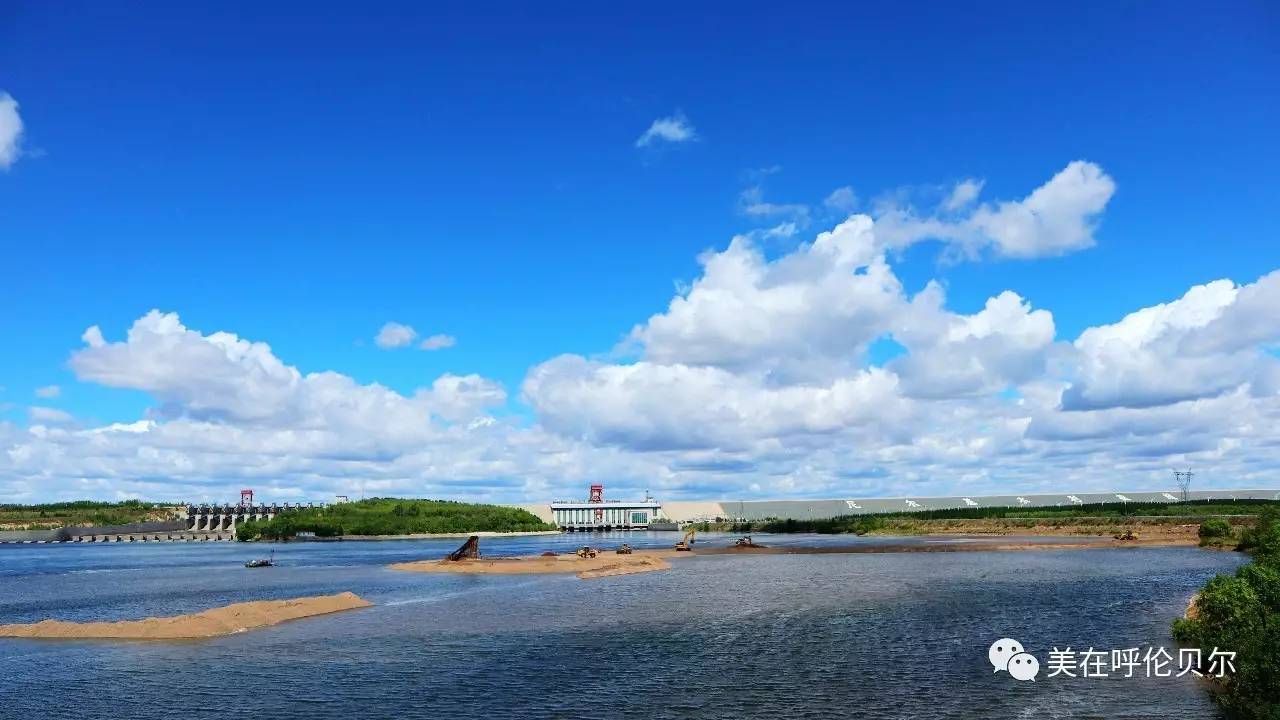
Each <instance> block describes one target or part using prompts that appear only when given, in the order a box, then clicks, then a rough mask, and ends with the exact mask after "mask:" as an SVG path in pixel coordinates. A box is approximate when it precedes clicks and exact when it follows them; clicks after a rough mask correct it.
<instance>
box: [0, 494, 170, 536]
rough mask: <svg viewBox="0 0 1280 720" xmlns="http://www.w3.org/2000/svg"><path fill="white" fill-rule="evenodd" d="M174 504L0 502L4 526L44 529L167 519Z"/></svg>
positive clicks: (10, 528)
mask: <svg viewBox="0 0 1280 720" xmlns="http://www.w3.org/2000/svg"><path fill="white" fill-rule="evenodd" d="M172 507H174V504H173V503H154V502H143V501H141V500H125V501H123V502H94V501H92V500H77V501H74V502H61V503H46V504H43V505H4V504H0V528H2V529H5V530H43V529H50V528H60V527H87V526H103V525H128V524H130V523H138V522H149V521H153V520H167V519H168V518H169V515H170V508H172Z"/></svg>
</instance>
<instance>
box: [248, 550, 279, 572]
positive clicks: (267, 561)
mask: <svg viewBox="0 0 1280 720" xmlns="http://www.w3.org/2000/svg"><path fill="white" fill-rule="evenodd" d="M275 564H276V551H275V550H272V551H271V557H269V558H258V559H257V560H250V561H249V562H247V563H245V564H244V566H245V567H247V568H260V567H272V566H273V565H275Z"/></svg>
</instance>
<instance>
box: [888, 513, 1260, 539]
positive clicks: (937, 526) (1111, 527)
mask: <svg viewBox="0 0 1280 720" xmlns="http://www.w3.org/2000/svg"><path fill="white" fill-rule="evenodd" d="M1233 520H1234V522H1233V524H1249V523H1250V521H1251V520H1252V518H1245V517H1241V518H1235V519H1233ZM912 524H913V526H914V528H915V529H916V531H917V533H918V534H923V535H956V534H959V535H977V536H990V535H1032V536H1039V537H1079V536H1091V537H1115V536H1117V535H1120V536H1127V535H1129V534H1132V535H1133V536H1134V538H1135V540H1129V541H1127V542H1128V543H1130V544H1152V543H1157V544H1162V545H1168V544H1174V545H1184V544H1185V545H1197V544H1199V542H1200V536H1199V531H1200V520H1199V519H1196V518H1164V517H1143V518H1110V517H1094V518H1089V517H1084V518H975V519H955V520H913V521H912ZM869 534H873V535H874V534H896V533H893V532H892V531H885V532H884V533H881V532H880V531H874V532H872V533H869Z"/></svg>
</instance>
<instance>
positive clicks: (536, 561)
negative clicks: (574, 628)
mask: <svg viewBox="0 0 1280 720" xmlns="http://www.w3.org/2000/svg"><path fill="white" fill-rule="evenodd" d="M688 554H689V553H678V552H676V551H675V550H636V551H635V552H633V553H632V554H630V555H619V554H617V553H615V552H613V550H602V551H601V552H600V554H599V555H596V556H595V557H593V558H583V557H578V556H577V555H531V556H527V557H513V558H488V559H486V558H479V559H470V558H468V559H463V560H454V561H450V560H418V561H416V562H404V563H393V564H391V565H388V567H390V568H391V569H392V570H406V571H409V572H425V573H459V574H462V575H549V574H552V573H576V574H577V575H578V577H580V578H582V579H583V580H589V579H591V578H599V577H611V576H613V575H631V574H633V573H642V572H653V571H654V570H666V569H668V568H670V567H671V564H670V563H668V562H667V559H668V558H671V557H674V556H677V555H688Z"/></svg>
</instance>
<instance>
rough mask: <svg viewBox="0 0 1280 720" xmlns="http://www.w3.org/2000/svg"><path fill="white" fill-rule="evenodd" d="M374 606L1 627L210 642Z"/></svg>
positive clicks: (261, 605) (325, 605)
mask: <svg viewBox="0 0 1280 720" xmlns="http://www.w3.org/2000/svg"><path fill="white" fill-rule="evenodd" d="M371 604H372V603H370V602H369V601H367V600H365V599H364V598H361V597H360V596H358V595H356V594H355V593H350V592H344V593H338V594H337V595H318V596H315V597H303V598H293V599H292V600H257V601H254V602H243V603H235V604H233V605H227V606H225V607H220V608H213V609H212V610H205V611H203V612H198V613H192V614H190V615H176V616H173V617H160V618H154V617H153V618H147V619H145V620H121V621H118V622H68V621H63V620H42V621H41V622H38V623H29V624H21V625H0V637H24V638H86V639H87V638H110V639H114V640H184V639H192V638H210V637H217V636H219V635H230V634H232V633H238V632H244V631H245V630H253V629H256V628H262V627H267V626H270V625H276V624H278V623H282V622H285V621H288V620H297V619H299V618H305V617H312V616H315V615H327V614H328V613H334V612H339V611H342V610H352V609H355V608H362V607H369V606H370V605H371Z"/></svg>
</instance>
